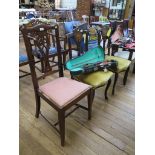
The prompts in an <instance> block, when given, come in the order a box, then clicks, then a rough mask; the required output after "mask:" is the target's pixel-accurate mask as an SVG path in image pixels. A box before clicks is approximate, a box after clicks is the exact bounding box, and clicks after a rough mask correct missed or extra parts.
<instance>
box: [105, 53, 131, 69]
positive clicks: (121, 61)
mask: <svg viewBox="0 0 155 155" xmlns="http://www.w3.org/2000/svg"><path fill="white" fill-rule="evenodd" d="M105 60H116V61H117V62H118V66H117V72H121V71H124V70H126V69H127V68H128V67H129V65H130V64H131V61H130V60H126V59H123V58H120V57H116V56H108V55H107V56H106V57H105Z"/></svg>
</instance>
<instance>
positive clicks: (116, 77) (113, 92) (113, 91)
mask: <svg viewBox="0 0 155 155" xmlns="http://www.w3.org/2000/svg"><path fill="white" fill-rule="evenodd" d="M117 79H118V73H115V79H114V84H113V88H112V95H114V94H115V86H116V83H117Z"/></svg>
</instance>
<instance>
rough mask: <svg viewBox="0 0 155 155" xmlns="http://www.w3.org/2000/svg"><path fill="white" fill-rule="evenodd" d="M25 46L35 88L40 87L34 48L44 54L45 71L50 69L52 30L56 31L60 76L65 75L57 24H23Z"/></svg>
mask: <svg viewBox="0 0 155 155" xmlns="http://www.w3.org/2000/svg"><path fill="white" fill-rule="evenodd" d="M21 31H22V34H23V38H24V42H25V47H26V51H27V56H28V60H29V65H30V70H31V75H32V81H33V84H34V87H35V88H38V82H37V81H38V78H37V75H36V70H35V69H36V68H35V59H34V54H33V49H37V51H38V52H39V53H40V54H41V55H42V58H43V61H44V64H45V66H46V67H45V71H46V72H47V71H49V70H50V69H51V68H50V64H49V49H50V47H51V41H50V36H51V31H53V32H54V34H55V38H56V48H57V56H58V69H59V76H60V77H62V76H63V68H62V57H61V47H60V41H59V37H58V36H59V31H58V26H57V25H53V26H52V25H47V24H38V25H35V26H30V27H28V26H23V27H22V28H21Z"/></svg>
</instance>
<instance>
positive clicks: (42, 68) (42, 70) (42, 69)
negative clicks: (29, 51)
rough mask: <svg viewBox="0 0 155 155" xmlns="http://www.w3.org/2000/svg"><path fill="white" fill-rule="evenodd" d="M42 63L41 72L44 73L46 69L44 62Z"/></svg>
mask: <svg viewBox="0 0 155 155" xmlns="http://www.w3.org/2000/svg"><path fill="white" fill-rule="evenodd" d="M40 62H41V72H42V73H44V71H45V69H44V61H43V60H40Z"/></svg>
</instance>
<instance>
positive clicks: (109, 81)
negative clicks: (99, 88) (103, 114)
mask: <svg viewBox="0 0 155 155" xmlns="http://www.w3.org/2000/svg"><path fill="white" fill-rule="evenodd" d="M110 84H111V79H109V80H108V83H107V86H106V89H105V99H106V100H108V95H107V92H108V89H109V87H110Z"/></svg>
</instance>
